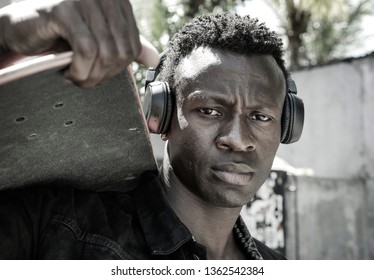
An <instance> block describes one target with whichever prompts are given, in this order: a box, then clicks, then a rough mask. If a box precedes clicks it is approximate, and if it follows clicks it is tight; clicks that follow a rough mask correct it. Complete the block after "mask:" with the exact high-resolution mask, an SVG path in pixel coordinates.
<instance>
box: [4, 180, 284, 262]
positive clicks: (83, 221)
mask: <svg viewBox="0 0 374 280" xmlns="http://www.w3.org/2000/svg"><path fill="white" fill-rule="evenodd" d="M239 222H241V219H240V218H239ZM244 230H246V229H244ZM246 235H247V236H245V238H247V239H248V240H250V242H251V243H250V245H251V246H252V249H253V250H252V251H254V252H252V255H253V257H255V258H256V257H257V258H258V259H259V258H263V259H283V258H284V257H283V256H281V255H279V254H277V253H276V252H274V251H272V250H271V249H269V248H268V247H266V246H265V245H263V244H262V243H260V242H259V241H257V240H255V239H252V237H250V235H249V233H247V232H246ZM206 256H207V255H206V249H205V247H204V246H203V245H201V244H198V243H197V242H195V241H194V239H193V236H192V234H191V233H190V231H189V230H188V228H187V227H186V226H185V225H184V224H183V223H182V222H181V221H180V220H179V218H178V217H177V216H176V214H175V213H174V212H173V210H172V209H171V208H170V206H169V204H168V202H167V200H166V197H165V193H164V191H163V186H162V184H161V182H160V180H159V178H158V176H157V174H153V173H146V174H145V175H144V176H143V178H142V180H141V182H140V184H139V187H138V188H136V189H135V190H134V191H132V192H126V193H124V192H105V193H104V192H103V193H95V192H89V191H81V190H77V189H74V188H69V187H66V186H56V185H54V186H49V187H40V186H39V187H36V188H27V189H22V190H8V191H3V192H0V259H206Z"/></svg>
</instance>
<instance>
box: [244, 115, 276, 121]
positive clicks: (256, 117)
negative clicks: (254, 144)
mask: <svg viewBox="0 0 374 280" xmlns="http://www.w3.org/2000/svg"><path fill="white" fill-rule="evenodd" d="M249 119H250V120H253V121H260V122H268V121H270V120H271V118H270V117H268V116H265V115H263V114H253V115H250V116H249Z"/></svg>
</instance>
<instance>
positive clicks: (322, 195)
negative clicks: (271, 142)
mask: <svg viewBox="0 0 374 280" xmlns="http://www.w3.org/2000/svg"><path fill="white" fill-rule="evenodd" d="M297 181H298V184H297V185H298V187H297V190H296V192H295V194H296V195H295V197H294V199H296V200H295V201H290V200H289V201H288V203H287V204H286V205H287V208H288V209H290V208H291V210H292V211H290V213H288V216H287V217H289V216H290V215H294V217H289V218H291V219H290V221H293V223H294V224H290V221H288V222H289V224H288V227H287V228H288V229H291V230H294V232H293V233H292V235H291V236H289V238H288V239H287V241H288V242H287V244H288V245H289V246H288V251H287V256H288V257H289V258H291V259H348V260H352V259H372V258H374V250H373V249H374V248H373V236H372V234H371V235H370V232H371V233H372V232H373V231H372V229H373V226H372V221H371V222H370V221H369V219H368V215H367V213H368V206H369V204H370V197H369V196H367V189H366V186H365V184H364V182H362V181H360V180H358V179H351V180H346V179H317V178H313V177H309V178H308V177H298V178H297ZM371 196H373V193H372V194H371ZM294 207H295V208H296V211H293V209H294ZM372 218H373V217H371V219H372ZM370 223H371V224H370ZM290 238H292V239H293V240H290ZM295 240H296V241H297V242H295Z"/></svg>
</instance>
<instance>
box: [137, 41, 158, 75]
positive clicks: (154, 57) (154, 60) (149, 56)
mask: <svg viewBox="0 0 374 280" xmlns="http://www.w3.org/2000/svg"><path fill="white" fill-rule="evenodd" d="M140 42H141V44H142V50H141V52H140V54H139V55H138V57H137V58H136V59H135V61H136V62H138V63H141V64H144V65H145V66H146V67H153V68H155V67H156V66H157V65H158V63H159V61H160V55H159V53H158V51H157V49H156V48H155V47H154V46H153V45H152V44H151V43H150V42H149V41H148V40H147V39H146V38H144V37H143V36H141V35H140Z"/></svg>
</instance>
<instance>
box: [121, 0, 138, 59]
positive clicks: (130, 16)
mask: <svg viewBox="0 0 374 280" xmlns="http://www.w3.org/2000/svg"><path fill="white" fill-rule="evenodd" d="M120 3H121V7H122V14H123V15H124V17H125V18H126V22H127V32H126V33H127V36H128V37H129V38H130V44H131V49H132V53H133V54H134V58H136V57H138V56H139V54H140V52H141V42H140V38H139V30H138V27H137V25H136V20H135V17H134V13H133V10H132V6H131V4H130V2H129V1H128V0H126V1H120Z"/></svg>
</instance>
